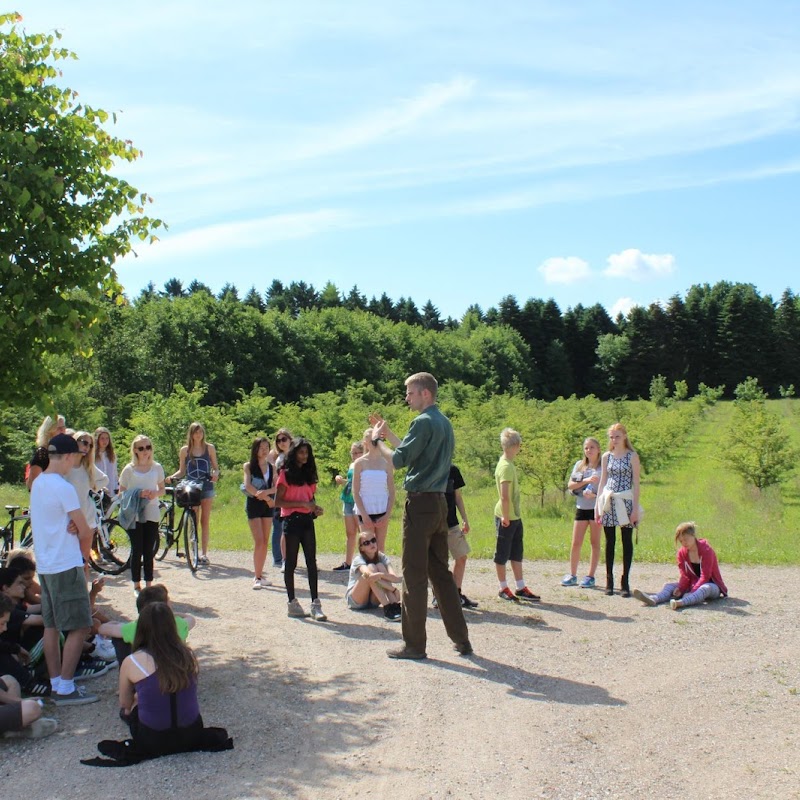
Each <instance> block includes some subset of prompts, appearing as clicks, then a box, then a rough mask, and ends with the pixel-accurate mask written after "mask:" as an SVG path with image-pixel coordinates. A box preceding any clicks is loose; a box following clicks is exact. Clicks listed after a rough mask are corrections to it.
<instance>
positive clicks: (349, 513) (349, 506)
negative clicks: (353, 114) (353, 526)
mask: <svg viewBox="0 0 800 800" xmlns="http://www.w3.org/2000/svg"><path fill="white" fill-rule="evenodd" d="M355 515H356V504H355V503H347V502H345V503H342V516H344V517H354V516H355Z"/></svg>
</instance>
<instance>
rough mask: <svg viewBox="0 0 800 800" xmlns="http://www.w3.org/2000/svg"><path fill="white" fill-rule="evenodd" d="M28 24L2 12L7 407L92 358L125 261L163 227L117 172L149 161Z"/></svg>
mask: <svg viewBox="0 0 800 800" xmlns="http://www.w3.org/2000/svg"><path fill="white" fill-rule="evenodd" d="M21 20H22V18H21V17H20V16H19V15H18V14H4V15H0V351H2V353H3V359H2V366H0V400H2V401H4V402H26V401H33V402H37V403H38V402H41V400H42V397H43V396H46V395H47V394H48V393H49V392H51V391H52V388H53V387H54V385H55V384H56V383H58V381H59V380H60V378H61V373H60V372H59V370H58V367H57V364H58V362H57V360H55V359H54V358H53V356H58V355H60V354H69V355H73V354H74V353H76V352H77V353H79V354H83V355H88V353H89V352H90V349H91V341H92V334H93V333H94V332H95V330H96V329H97V327H98V325H99V323H100V322H101V321H102V320H103V319H104V318H105V317H106V312H107V310H108V308H109V306H111V305H112V303H113V301H114V300H115V299H116V298H118V297H120V295H121V292H122V288H121V287H120V285H119V283H118V282H117V276H116V273H115V271H114V262H115V261H116V260H117V259H118V258H119V257H120V256H123V255H125V254H126V253H128V252H129V251H130V249H131V239H132V238H138V239H140V240H148V239H150V240H152V239H153V238H154V237H153V231H154V230H155V229H156V228H158V227H159V226H160V225H161V224H162V223H161V222H160V220H156V219H151V218H149V217H147V216H146V215H145V214H144V206H145V205H146V204H147V203H148V202H149V200H150V198H149V197H148V195H146V194H144V193H140V192H139V191H138V190H137V189H135V188H134V187H133V186H131V185H130V184H128V183H127V182H126V181H124V180H122V179H120V178H118V177H115V176H114V175H113V174H112V172H111V171H112V169H113V167H114V162H115V161H117V160H122V161H133V160H135V159H136V158H138V157H139V156H140V155H141V153H140V152H139V151H138V150H137V149H136V148H135V147H134V146H133V144H132V143H131V142H128V141H122V140H121V139H117V138H115V137H113V136H111V135H110V134H109V133H108V132H107V131H106V130H105V128H104V127H103V126H104V124H105V123H106V122H108V119H109V114H108V113H106V112H105V111H103V110H102V109H96V108H93V107H91V106H89V105H86V104H84V103H81V102H79V100H78V93H77V92H76V91H73V90H72V89H69V88H65V87H62V86H60V85H59V84H58V80H59V79H60V78H61V76H62V74H61V71H60V70H59V69H58V67H57V66H56V65H57V64H58V62H60V61H64V60H65V59H74V58H77V56H76V55H75V54H74V53H73V52H71V51H70V50H68V49H66V48H62V47H59V46H58V41H59V40H60V38H61V35H60V34H59V33H58V32H54V33H51V34H29V33H27V32H25V31H24V30H23V29H21V28H20V27H19V23H20V22H21Z"/></svg>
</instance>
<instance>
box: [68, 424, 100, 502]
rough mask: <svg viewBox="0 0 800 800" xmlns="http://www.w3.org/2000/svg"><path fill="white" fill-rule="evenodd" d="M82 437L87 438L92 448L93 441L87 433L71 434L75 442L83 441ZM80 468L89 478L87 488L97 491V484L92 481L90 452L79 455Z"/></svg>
mask: <svg viewBox="0 0 800 800" xmlns="http://www.w3.org/2000/svg"><path fill="white" fill-rule="evenodd" d="M84 437H86V438H88V439H89V441H90V442H91V443H92V447H94V439H92V434H91V433H89V431H75V433H73V434H72V438H73V439H74V440H75V441H76V442H77V441H78V439H83V438H84ZM81 466H82V467H83V468H84V469H85V470H86V474H87V475H88V476H89V486H91V487H92V490H95V489H97V484H96V483H95V480H94V459H93V458H92V453H91V450H90V451H89V452H88V453H81Z"/></svg>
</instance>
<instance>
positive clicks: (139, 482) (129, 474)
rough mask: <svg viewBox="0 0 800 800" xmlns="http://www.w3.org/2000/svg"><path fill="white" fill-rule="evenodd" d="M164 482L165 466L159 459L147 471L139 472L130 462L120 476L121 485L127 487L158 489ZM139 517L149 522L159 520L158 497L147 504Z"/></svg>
mask: <svg viewBox="0 0 800 800" xmlns="http://www.w3.org/2000/svg"><path fill="white" fill-rule="evenodd" d="M163 482H164V468H163V467H162V466H161V464H159V463H158V461H154V462H153V466H151V467H150V469H149V470H147V472H137V471H136V469H135V468H134V466H133V464H128V465H127V466H126V467H125V469H123V470H122V473H121V474H120V476H119V485H120V486H124V487H125V489H126V490H127V489H153V490H155V491H158V485H159V484H160V483H163ZM139 519H142V520H145V521H147V522H158V521H159V520H160V519H161V517H160V515H159V513H158V498H157V497H154V498H153V499H152V500H150V501H149V502H148V503H147V505H146V506H145V509H144V513H143V514H141V515H140V516H139Z"/></svg>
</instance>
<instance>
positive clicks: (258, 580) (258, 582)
mask: <svg viewBox="0 0 800 800" xmlns="http://www.w3.org/2000/svg"><path fill="white" fill-rule="evenodd" d="M253 591H256V592H260V591H261V578H253Z"/></svg>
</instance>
